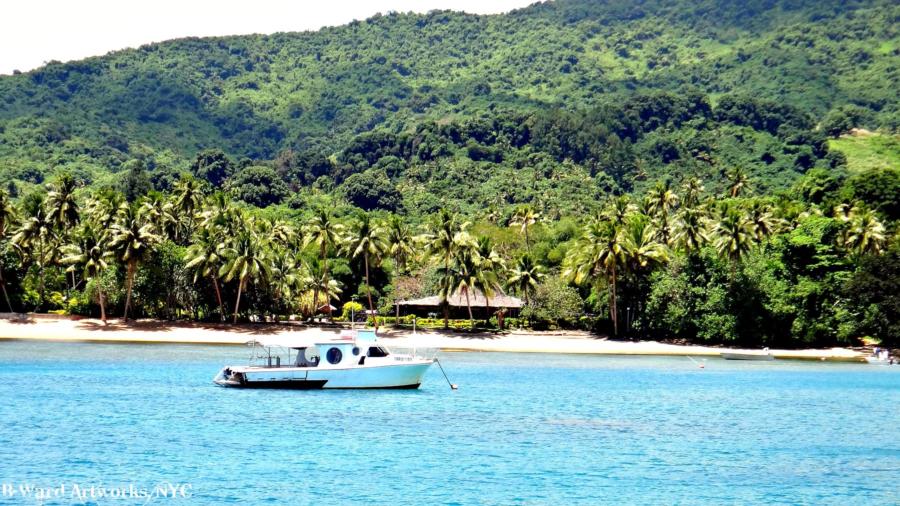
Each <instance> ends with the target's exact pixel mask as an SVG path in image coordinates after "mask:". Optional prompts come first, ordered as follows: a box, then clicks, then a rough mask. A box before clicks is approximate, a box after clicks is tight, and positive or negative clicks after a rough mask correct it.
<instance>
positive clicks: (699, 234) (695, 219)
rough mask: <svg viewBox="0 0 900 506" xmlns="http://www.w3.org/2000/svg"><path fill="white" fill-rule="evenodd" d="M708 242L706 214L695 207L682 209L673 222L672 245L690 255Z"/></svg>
mask: <svg viewBox="0 0 900 506" xmlns="http://www.w3.org/2000/svg"><path fill="white" fill-rule="evenodd" d="M708 242H709V231H708V224H707V218H706V213H705V212H704V211H702V210H700V209H697V208H695V207H682V208H681V211H680V212H679V213H678V216H677V220H676V222H675V236H674V243H675V245H676V246H677V247H679V248H681V249H682V250H684V251H685V252H686V253H688V254H691V253H694V252H696V251H699V250H700V248H702V247H703V246H705V245H706V244H707V243H708Z"/></svg>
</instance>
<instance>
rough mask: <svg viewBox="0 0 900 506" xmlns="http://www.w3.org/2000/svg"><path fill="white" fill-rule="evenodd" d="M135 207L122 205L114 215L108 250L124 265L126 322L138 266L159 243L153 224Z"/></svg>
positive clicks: (124, 316)
mask: <svg viewBox="0 0 900 506" xmlns="http://www.w3.org/2000/svg"><path fill="white" fill-rule="evenodd" d="M135 207H136V206H134V205H129V204H127V203H123V204H122V206H121V207H119V212H118V213H117V214H116V221H115V223H113V226H112V229H111V231H112V238H111V239H112V240H111V242H110V248H112V250H113V251H115V252H116V255H117V256H118V258H119V260H120V261H121V262H122V263H123V264H125V268H126V274H125V293H126V295H125V312H124V315H123V317H122V318H123V319H124V320H125V321H128V310H129V309H131V293H132V290H133V288H134V275H135V273H136V272H137V268H138V265H140V263H141V262H143V261H144V260H145V259H146V258H147V257H148V256H149V255H150V253H151V252H152V251H153V248H154V247H155V246H156V244H157V243H158V242H159V241H160V237H159V236H158V235H157V234H156V231H155V230H154V228H153V224H152V223H151V222H149V221H147V220H146V219H145V218H144V217H143V216H141V215H140V213H138V212H137V210H136V208H135Z"/></svg>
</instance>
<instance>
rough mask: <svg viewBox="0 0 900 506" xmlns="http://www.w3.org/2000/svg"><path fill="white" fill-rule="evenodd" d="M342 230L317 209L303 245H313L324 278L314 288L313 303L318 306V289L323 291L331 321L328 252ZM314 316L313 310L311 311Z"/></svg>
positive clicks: (329, 217) (342, 228)
mask: <svg viewBox="0 0 900 506" xmlns="http://www.w3.org/2000/svg"><path fill="white" fill-rule="evenodd" d="M343 230H344V226H343V225H341V224H340V223H337V222H335V220H334V218H333V217H332V216H331V213H329V212H328V211H327V210H326V209H325V208H321V207H320V208H318V209H317V210H316V211H315V214H313V217H312V220H310V222H309V223H308V224H307V226H306V230H305V241H304V244H305V245H306V246H309V245H313V246H315V248H316V249H317V250H318V253H319V258H320V260H321V261H322V274H323V276H324V280H323V282H322V283H317V284H316V286H315V293H314V295H313V301H314V303H316V304H318V300H319V289H320V288H322V289H324V290H325V308H326V310H327V311H328V319H329V320H331V319H332V315H331V297H329V295H328V289H329V288H330V286H331V285H330V284H329V282H328V251H329V250H331V249H336V248H337V246H338V244H339V242H340V240H341V233H342V232H343ZM313 314H315V310H314V311H313Z"/></svg>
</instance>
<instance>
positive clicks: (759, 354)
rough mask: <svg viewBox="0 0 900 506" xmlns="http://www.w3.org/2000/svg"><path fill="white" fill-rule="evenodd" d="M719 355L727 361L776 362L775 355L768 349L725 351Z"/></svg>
mask: <svg viewBox="0 0 900 506" xmlns="http://www.w3.org/2000/svg"><path fill="white" fill-rule="evenodd" d="M719 355H721V356H722V358H724V359H725V360H775V355H772V352H770V351H769V349H768V348H763V349H762V350H735V351H723V352H722V353H720V354H719Z"/></svg>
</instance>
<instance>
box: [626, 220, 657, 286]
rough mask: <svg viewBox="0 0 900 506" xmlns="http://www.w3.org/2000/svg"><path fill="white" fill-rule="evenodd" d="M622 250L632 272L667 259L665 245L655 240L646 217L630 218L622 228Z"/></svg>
mask: <svg viewBox="0 0 900 506" xmlns="http://www.w3.org/2000/svg"><path fill="white" fill-rule="evenodd" d="M623 252H624V256H625V260H626V265H627V266H628V268H629V270H631V271H633V272H637V271H641V270H645V269H648V268H650V267H653V266H655V265H658V264H661V263H663V262H665V261H666V260H667V259H668V253H667V251H666V245H665V244H664V243H661V242H660V241H657V240H656V237H654V231H653V227H652V226H651V225H650V223H649V221H648V220H647V218H645V217H643V216H640V217H639V218H635V219H632V220H631V222H630V223H629V224H628V226H627V227H626V228H625V230H624V238H623Z"/></svg>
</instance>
